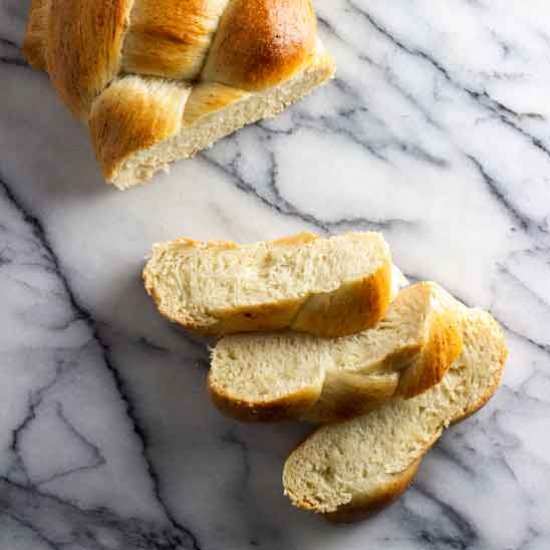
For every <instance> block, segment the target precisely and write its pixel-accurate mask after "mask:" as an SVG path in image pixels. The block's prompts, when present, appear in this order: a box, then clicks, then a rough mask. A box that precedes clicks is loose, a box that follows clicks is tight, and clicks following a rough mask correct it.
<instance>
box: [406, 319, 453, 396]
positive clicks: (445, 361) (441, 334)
mask: <svg viewBox="0 0 550 550" xmlns="http://www.w3.org/2000/svg"><path fill="white" fill-rule="evenodd" d="M461 351H462V331H461V329H460V313H459V312H458V310H454V309H445V310H444V311H442V312H440V313H437V314H435V315H434V318H433V320H432V323H431V327H430V334H429V337H428V343H427V344H426V346H425V347H424V348H423V350H422V353H421V355H420V357H419V358H418V359H417V360H416V361H415V363H414V364H413V365H411V366H410V367H409V368H407V369H405V370H404V371H403V372H402V373H401V377H400V380H399V388H398V390H397V393H396V395H401V396H403V397H405V398H407V399H408V398H410V397H414V396H415V395H418V394H420V393H423V392H425V391H426V390H427V389H429V388H431V387H432V386H435V384H437V383H438V382H439V381H440V380H441V379H442V378H443V376H444V375H445V373H446V372H447V370H448V369H449V367H450V366H451V365H452V364H453V362H454V361H455V359H457V358H458V356H459V355H460V352H461Z"/></svg>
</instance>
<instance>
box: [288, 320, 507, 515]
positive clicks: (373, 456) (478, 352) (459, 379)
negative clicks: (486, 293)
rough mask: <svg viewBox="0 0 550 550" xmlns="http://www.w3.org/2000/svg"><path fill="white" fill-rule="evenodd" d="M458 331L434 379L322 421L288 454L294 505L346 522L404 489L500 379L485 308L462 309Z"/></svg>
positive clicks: (493, 326)
mask: <svg viewBox="0 0 550 550" xmlns="http://www.w3.org/2000/svg"><path fill="white" fill-rule="evenodd" d="M462 330H463V339H464V347H463V350H462V354H461V356H460V357H459V359H457V360H456V361H455V362H454V363H453V365H452V366H451V368H450V369H449V372H448V373H447V374H446V375H445V376H444V378H443V380H442V381H441V382H440V383H439V384H437V385H436V386H434V387H433V388H431V389H430V390H428V391H426V392H425V393H423V394H422V395H419V396H417V397H415V398H413V399H409V400H401V399H400V400H394V401H392V402H390V403H388V404H386V405H385V406H384V407H382V408H380V409H378V410H375V411H372V412H370V413H368V414H366V415H363V416H359V417H357V418H354V419H353V420H349V421H347V422H343V423H341V424H333V425H329V426H323V427H322V428H320V429H319V430H317V431H316V432H315V433H313V435H311V436H310V437H308V438H307V439H306V440H305V441H304V442H303V443H302V444H301V445H300V446H299V447H298V448H297V449H296V450H295V451H294V452H293V453H292V454H291V455H290V456H289V457H288V459H287V461H286V463H285V465H284V469H283V485H284V492H285V494H286V495H287V496H288V497H289V498H290V499H291V501H292V503H293V504H294V505H296V506H298V507H300V508H304V509H306V510H311V511H314V512H318V513H322V514H326V515H327V518H328V519H333V520H336V521H351V520H354V519H359V518H360V517H363V516H365V515H368V514H369V513H372V512H374V511H376V510H379V509H380V508H383V507H385V506H386V505H387V504H389V503H390V502H391V501H392V500H393V499H395V498H396V497H397V496H399V495H400V494H401V493H402V492H403V491H404V490H405V488H406V487H407V486H408V484H409V483H410V481H411V480H412V478H413V477H414V475H415V473H416V470H417V469H418V466H419V465H420V462H421V460H422V457H423V456H424V454H425V453H426V451H428V450H429V448H430V447H431V446H432V445H433V444H434V443H435V441H437V439H438V438H439V437H440V436H441V434H442V433H443V430H444V429H445V428H446V427H448V426H449V425H450V424H453V423H454V422H458V421H459V420H461V419H463V418H465V417H466V416H468V415H470V414H472V413H474V412H475V411H477V410H478V409H479V408H481V407H482V406H483V405H484V404H485V403H486V402H487V400H488V399H489V398H490V397H491V396H492V395H493V393H494V392H495V390H496V388H497V386H498V384H499V381H500V378H501V373H502V369H503V366H504V362H505V360H506V355H507V351H506V345H505V342H504V337H503V334H502V332H501V330H500V327H499V325H498V324H497V322H496V321H495V320H494V319H493V318H492V317H491V316H490V315H489V314H488V313H486V312H484V311H481V310H478V309H472V310H467V311H465V313H464V316H463V320H462Z"/></svg>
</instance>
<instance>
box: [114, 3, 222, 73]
mask: <svg viewBox="0 0 550 550" xmlns="http://www.w3.org/2000/svg"><path fill="white" fill-rule="evenodd" d="M226 4H227V0H185V1H184V2H182V1H181V0H154V1H151V0H135V6H134V9H133V11H132V19H131V23H130V28H129V30H128V34H127V36H126V41H125V44H124V56H123V57H124V69H125V71H127V72H131V73H137V74H149V75H156V76H163V77H166V78H174V79H177V80H180V79H186V80H194V79H196V78H197V77H198V76H199V74H200V72H201V69H202V67H203V64H204V61H205V59H206V55H207V52H208V49H209V48H210V45H211V42H212V38H213V34H214V32H215V30H216V28H217V25H218V20H219V17H220V15H221V14H222V13H223V10H224V8H225V6H226Z"/></svg>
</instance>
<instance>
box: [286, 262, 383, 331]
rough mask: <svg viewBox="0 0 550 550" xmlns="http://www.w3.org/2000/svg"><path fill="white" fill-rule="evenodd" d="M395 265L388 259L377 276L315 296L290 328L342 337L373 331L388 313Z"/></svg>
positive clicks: (375, 274) (305, 304) (372, 274)
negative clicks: (392, 273)
mask: <svg viewBox="0 0 550 550" xmlns="http://www.w3.org/2000/svg"><path fill="white" fill-rule="evenodd" d="M391 272H392V262H391V259H390V257H389V256H388V257H387V258H386V259H385V261H384V262H382V264H381V265H380V267H379V268H378V269H377V270H376V271H375V272H374V273H371V274H370V275H368V276H367V277H363V278H361V279H359V280H357V281H351V282H349V283H347V284H343V285H341V286H340V287H339V288H338V289H336V290H335V291H333V292H327V293H324V294H315V295H313V296H311V297H310V298H309V299H307V300H306V301H305V302H304V303H303V305H302V307H301V308H300V310H299V312H298V314H297V315H296V318H295V319H294V320H293V321H292V323H291V324H290V328H291V329H293V330H296V331H298V332H308V333H309V334H314V335H316V336H327V337H331V336H342V335H344V334H353V333H354V332H359V331H360V330H363V329H365V328H369V327H372V326H374V325H376V323H378V321H380V319H382V317H383V316H384V315H385V314H386V311H387V310H388V306H389V303H390V296H391Z"/></svg>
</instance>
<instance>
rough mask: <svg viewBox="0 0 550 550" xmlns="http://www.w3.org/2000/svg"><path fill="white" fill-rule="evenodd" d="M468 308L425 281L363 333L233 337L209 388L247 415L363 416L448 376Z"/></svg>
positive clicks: (217, 355) (233, 411) (234, 411)
mask: <svg viewBox="0 0 550 550" xmlns="http://www.w3.org/2000/svg"><path fill="white" fill-rule="evenodd" d="M462 307H463V306H462V305H461V304H460V303H459V302H457V301H456V300H455V299H454V298H452V297H451V296H450V295H449V294H448V293H447V292H445V291H444V290H443V289H442V288H441V287H439V286H438V285H436V284H435V283H428V282H424V283H418V284H415V285H413V286H410V287H408V288H405V289H404V290H402V291H401V292H400V293H399V294H398V295H397V297H396V299H395V300H394V302H392V304H391V305H390V308H389V310H388V312H387V314H386V316H385V317H384V318H383V319H382V321H381V322H380V323H379V324H378V325H377V326H376V327H375V328H371V329H368V330H364V331H362V332H360V333H357V334H351V335H348V336H342V337H339V338H333V339H326V338H316V337H313V336H309V335H305V334H297V333H282V334H277V333H273V334H263V335H262V334H249V335H241V334H239V335H235V336H228V337H226V338H223V339H222V340H220V342H218V344H217V345H216V347H215V348H214V349H213V352H212V368H211V369H210V373H209V376H208V387H209V391H210V394H211V396H212V398H213V400H214V402H215V403H216V404H217V406H218V407H219V408H220V409H221V410H223V411H225V412H226V413H228V414H229V415H231V416H233V417H236V418H238V419H240V420H248V421H273V420H283V419H286V418H291V417H296V416H300V417H302V418H304V419H306V420H309V421H312V422H333V421H337V420H342V419H346V418H351V417H353V416H357V415H359V414H362V413H364V412H366V411H367V410H370V409H372V408H375V407H379V406H380V405H381V404H382V403H383V402H385V401H387V400H388V399H391V398H393V397H395V396H397V395H402V396H405V397H411V396H413V395H416V394H418V393H421V392H423V391H425V390H426V389H427V388H429V387H431V386H433V385H434V384H436V383H437V382H439V381H440V380H441V378H442V377H443V375H444V374H445V372H446V371H447V369H448V368H449V366H450V365H451V363H452V362H453V361H454V360H455V359H456V358H457V357H458V355H459V354H460V351H461V347H462V336H461V330H460V311H461V308H462Z"/></svg>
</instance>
